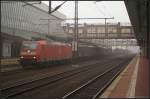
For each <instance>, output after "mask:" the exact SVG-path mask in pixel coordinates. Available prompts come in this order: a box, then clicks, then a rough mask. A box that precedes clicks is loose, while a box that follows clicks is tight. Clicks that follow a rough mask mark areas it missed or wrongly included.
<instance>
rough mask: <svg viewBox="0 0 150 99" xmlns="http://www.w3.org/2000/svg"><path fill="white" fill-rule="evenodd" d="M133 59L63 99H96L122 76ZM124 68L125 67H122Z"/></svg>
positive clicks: (90, 81)
mask: <svg viewBox="0 0 150 99" xmlns="http://www.w3.org/2000/svg"><path fill="white" fill-rule="evenodd" d="M130 60H131V59H127V60H126V61H123V62H121V63H120V64H119V65H117V66H113V67H112V68H109V69H108V70H106V71H105V72H103V73H102V74H99V75H98V76H96V77H94V78H92V79H90V80H89V81H88V82H86V83H85V84H83V85H81V86H79V87H78V88H76V89H75V90H73V91H71V92H68V93H66V94H65V95H64V96H63V97H62V99H96V98H97V97H98V96H99V95H100V94H102V92H103V91H104V89H105V88H107V87H108V86H109V85H110V83H111V82H112V81H113V80H114V79H115V78H116V77H117V76H118V75H119V74H120V72H121V71H122V70H123V69H124V68H125V66H126V65H127V64H128V62H129V61H130ZM122 66H123V67H122Z"/></svg>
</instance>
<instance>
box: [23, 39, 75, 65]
mask: <svg viewBox="0 0 150 99" xmlns="http://www.w3.org/2000/svg"><path fill="white" fill-rule="evenodd" d="M71 58H72V49H71V45H70V44H67V43H59V42H48V41H46V40H39V41H23V43H22V49H21V52H20V63H21V64H22V65H27V64H41V63H51V62H55V61H69V60H70V59H71Z"/></svg>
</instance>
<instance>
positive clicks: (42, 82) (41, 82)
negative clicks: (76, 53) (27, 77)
mask: <svg viewBox="0 0 150 99" xmlns="http://www.w3.org/2000/svg"><path fill="white" fill-rule="evenodd" d="M104 61H106V60H103V61H101V62H97V63H94V64H88V66H86V67H84V66H83V67H80V68H77V69H73V70H71V71H66V72H63V73H59V74H56V75H54V76H49V75H48V76H47V77H44V78H38V79H33V80H31V81H28V82H24V83H19V82H18V83H16V84H15V85H13V86H9V87H5V88H2V97H3V98H9V97H13V96H16V95H19V94H22V93H25V92H27V91H31V90H34V89H37V88H40V87H43V86H46V85H48V84H51V83H54V82H57V81H59V80H61V79H65V78H67V77H70V76H73V75H76V74H78V73H81V72H84V71H87V70H88V69H91V68H93V67H91V65H96V64H100V63H102V65H103V64H105V62H104Z"/></svg>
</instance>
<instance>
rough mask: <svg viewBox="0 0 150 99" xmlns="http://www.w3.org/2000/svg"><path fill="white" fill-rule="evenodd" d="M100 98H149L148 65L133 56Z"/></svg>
mask: <svg viewBox="0 0 150 99" xmlns="http://www.w3.org/2000/svg"><path fill="white" fill-rule="evenodd" d="M100 98H149V64H148V60H147V59H146V58H145V57H142V56H139V55H137V56H135V57H134V58H133V59H132V61H131V62H130V63H129V64H128V66H127V67H126V68H125V69H124V70H123V72H122V73H121V74H120V75H119V76H118V77H117V78H116V79H115V80H114V81H113V83H112V84H111V85H110V86H109V87H108V88H107V89H106V91H105V92H104V93H103V94H102V95H101V96H100Z"/></svg>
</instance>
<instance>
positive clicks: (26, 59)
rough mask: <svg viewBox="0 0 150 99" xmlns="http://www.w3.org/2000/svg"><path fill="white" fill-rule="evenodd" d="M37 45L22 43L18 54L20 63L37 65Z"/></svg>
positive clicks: (33, 42) (28, 42)
mask: <svg viewBox="0 0 150 99" xmlns="http://www.w3.org/2000/svg"><path fill="white" fill-rule="evenodd" d="M36 52H37V43H36V41H24V42H23V43H22V49H21V52H20V63H21V64H22V65H25V64H35V63H37V53H36Z"/></svg>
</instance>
